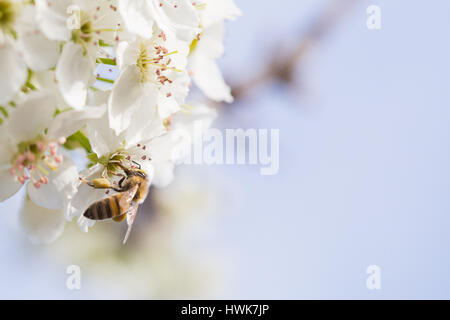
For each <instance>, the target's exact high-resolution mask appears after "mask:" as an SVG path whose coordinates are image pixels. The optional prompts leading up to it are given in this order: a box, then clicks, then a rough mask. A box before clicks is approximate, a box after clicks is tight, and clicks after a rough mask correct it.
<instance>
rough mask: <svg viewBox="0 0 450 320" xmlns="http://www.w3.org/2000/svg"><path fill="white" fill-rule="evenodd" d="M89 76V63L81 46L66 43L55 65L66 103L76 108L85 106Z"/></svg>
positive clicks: (90, 73)
mask: <svg viewBox="0 0 450 320" xmlns="http://www.w3.org/2000/svg"><path fill="white" fill-rule="evenodd" d="M91 76H92V70H91V63H90V60H89V58H88V56H87V55H85V54H84V52H83V48H82V47H81V46H79V45H76V44H74V43H71V42H68V43H66V44H65V45H64V48H63V51H62V54H61V58H60V59H59V61H58V65H57V66H56V79H57V80H58V86H59V89H60V91H61V94H62V96H63V98H64V100H65V101H66V102H67V104H68V105H70V106H71V107H74V108H77V109H79V108H81V107H83V106H85V104H86V97H87V91H88V87H89V80H90V79H91Z"/></svg>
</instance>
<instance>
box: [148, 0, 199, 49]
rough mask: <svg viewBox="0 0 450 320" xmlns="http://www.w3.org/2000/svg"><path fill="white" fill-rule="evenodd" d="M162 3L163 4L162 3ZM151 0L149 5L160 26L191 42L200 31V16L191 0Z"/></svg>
mask: <svg viewBox="0 0 450 320" xmlns="http://www.w3.org/2000/svg"><path fill="white" fill-rule="evenodd" d="M160 4H162V5H160ZM174 4H175V1H174V0H151V1H149V5H150V6H151V8H150V10H151V11H152V13H153V18H154V19H155V21H156V23H157V24H158V26H159V27H160V28H161V29H162V30H163V31H164V32H166V33H168V34H169V35H173V36H175V37H176V38H178V39H180V40H183V41H187V42H191V41H192V40H193V39H194V37H195V36H196V35H197V34H198V33H199V32H200V30H199V29H198V26H199V25H200V18H199V16H198V13H197V10H196V9H195V8H194V6H193V5H192V3H191V1H190V0H177V1H176V6H175V5H174Z"/></svg>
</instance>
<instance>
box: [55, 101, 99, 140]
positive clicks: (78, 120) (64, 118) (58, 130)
mask: <svg viewBox="0 0 450 320" xmlns="http://www.w3.org/2000/svg"><path fill="white" fill-rule="evenodd" d="M105 112H106V106H100V107H85V108H83V109H82V110H70V111H66V112H63V113H60V114H59V115H58V116H56V117H55V119H54V120H53V121H52V124H51V126H50V128H49V130H48V137H49V138H50V139H54V140H56V139H58V138H60V137H68V136H70V135H72V134H73V133H75V132H77V131H78V130H79V129H81V128H82V127H83V126H84V125H85V124H86V123H87V122H88V121H90V120H93V119H98V118H100V117H102V116H103V115H104V114H105Z"/></svg>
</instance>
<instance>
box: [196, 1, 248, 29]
mask: <svg viewBox="0 0 450 320" xmlns="http://www.w3.org/2000/svg"><path fill="white" fill-rule="evenodd" d="M241 15H242V12H241V10H240V9H239V8H238V7H237V6H236V4H235V3H234V1H233V0H219V1H217V0H212V1H211V0H210V1H207V4H206V6H205V9H204V10H202V12H201V16H202V25H203V26H204V27H208V26H210V25H211V24H215V23H217V22H221V21H223V20H224V19H227V20H234V19H236V18H237V17H239V16H241Z"/></svg>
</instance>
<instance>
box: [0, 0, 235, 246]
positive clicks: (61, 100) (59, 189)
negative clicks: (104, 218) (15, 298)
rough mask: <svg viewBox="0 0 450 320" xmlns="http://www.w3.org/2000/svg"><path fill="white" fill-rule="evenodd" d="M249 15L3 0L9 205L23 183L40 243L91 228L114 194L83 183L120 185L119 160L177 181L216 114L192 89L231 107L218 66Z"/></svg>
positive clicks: (145, 4) (128, 1)
mask: <svg viewBox="0 0 450 320" xmlns="http://www.w3.org/2000/svg"><path fill="white" fill-rule="evenodd" d="M240 14H241V13H240V10H239V9H238V8H237V7H236V5H235V4H234V2H233V0H198V1H195V0H0V202H1V201H5V200H7V199H8V198H10V197H11V196H13V195H14V194H15V193H17V192H18V191H19V190H20V189H21V188H22V186H25V188H26V193H27V196H26V199H25V205H24V209H23V212H22V221H23V224H24V227H25V229H26V230H27V231H28V232H29V234H30V238H31V239H32V240H33V241H35V242H41V241H44V242H50V241H52V240H54V239H55V238H56V237H57V236H58V235H59V234H60V233H61V231H62V229H63V226H64V221H65V220H69V221H71V220H73V219H74V218H76V219H77V221H78V224H79V225H80V226H81V227H82V229H83V230H85V231H87V228H88V227H89V226H91V225H92V224H93V221H91V220H89V219H86V218H84V217H83V212H84V211H85V210H86V209H87V208H88V207H89V206H90V205H91V204H92V203H94V202H95V201H97V200H99V199H101V198H102V197H105V190H96V189H93V188H90V187H89V186H87V185H85V184H83V183H82V182H81V181H85V180H92V179H96V178H100V177H102V178H105V179H109V180H110V183H111V185H113V184H114V183H117V181H115V179H116V170H117V167H118V164H120V166H121V167H123V166H125V167H129V168H132V167H135V166H136V165H139V167H140V168H141V169H142V170H144V171H145V173H146V174H147V176H148V177H149V181H150V183H151V184H152V185H154V186H156V187H164V186H166V185H167V184H168V183H170V182H171V180H172V179H173V170H174V166H175V165H176V164H177V163H178V162H179V161H180V160H181V159H182V158H183V156H185V154H186V152H187V151H186V150H187V149H188V148H187V144H190V143H191V142H192V137H191V136H190V132H191V131H192V130H190V128H191V127H192V125H193V123H194V122H198V121H201V122H202V123H203V127H206V126H207V125H209V124H210V123H211V122H212V120H213V118H214V116H215V112H214V111H213V110H211V109H210V108H208V107H206V106H204V105H202V104H201V105H195V104H192V103H188V102H187V99H188V94H189V91H190V87H191V84H192V83H193V84H195V86H196V87H197V88H198V89H200V91H201V92H203V94H204V96H205V97H206V98H208V99H210V100H214V101H221V102H231V101H232V96H231V92H230V88H229V87H228V86H227V85H226V84H225V82H224V80H223V77H222V74H221V72H220V70H219V68H218V66H217V64H216V60H217V58H219V57H221V56H222V55H223V52H224V46H223V38H224V22H225V21H226V20H233V19H235V18H236V17H238V16H239V15H240ZM82 157H84V158H85V159H86V160H87V161H86V163H88V165H87V167H85V168H80V169H78V168H77V166H76V164H75V163H76V162H77V161H75V160H76V159H80V158H82ZM60 213H62V214H60Z"/></svg>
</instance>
